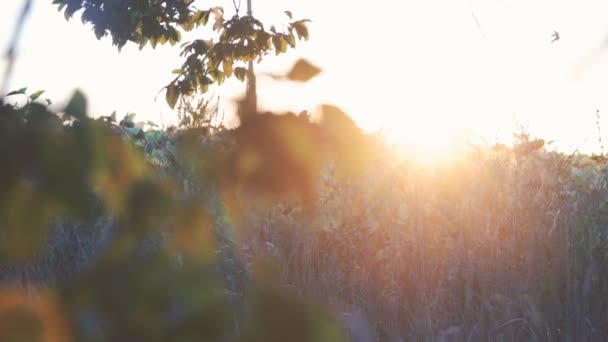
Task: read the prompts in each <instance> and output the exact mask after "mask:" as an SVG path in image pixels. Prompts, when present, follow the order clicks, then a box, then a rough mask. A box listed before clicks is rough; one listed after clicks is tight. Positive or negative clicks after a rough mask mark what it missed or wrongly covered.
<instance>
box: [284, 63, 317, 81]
mask: <svg viewBox="0 0 608 342" xmlns="http://www.w3.org/2000/svg"><path fill="white" fill-rule="evenodd" d="M319 73H321V69H319V68H318V67H316V66H314V65H313V64H311V63H310V62H308V61H307V60H305V59H299V60H298V61H296V63H295V64H294V65H293V67H292V68H291V70H290V71H289V72H288V73H287V78H288V79H290V80H292V81H298V82H307V81H309V80H311V79H312V78H314V77H315V76H317V75H318V74H319Z"/></svg>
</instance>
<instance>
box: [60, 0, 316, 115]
mask: <svg viewBox="0 0 608 342" xmlns="http://www.w3.org/2000/svg"><path fill="white" fill-rule="evenodd" d="M193 2H194V0H123V1H114V0H53V3H54V4H56V5H58V9H59V11H63V13H64V16H65V18H66V19H69V18H71V17H72V16H74V15H75V14H76V13H77V12H79V11H80V10H82V14H81V19H82V22H83V23H90V24H91V25H92V26H93V31H94V32H95V36H96V37H97V38H98V39H100V38H102V37H104V36H107V35H109V36H111V37H112V42H113V44H114V45H116V46H117V47H118V48H119V49H120V48H122V47H123V46H124V45H125V44H127V43H128V42H132V43H135V44H138V45H139V47H140V49H141V48H143V47H144V46H146V45H147V44H150V45H151V46H152V47H153V48H155V47H156V46H157V45H163V44H166V43H169V44H171V45H175V44H177V43H179V42H180V41H181V38H182V32H188V31H192V30H194V29H196V28H198V27H202V26H207V25H211V26H212V28H213V31H214V32H215V33H216V36H217V37H216V38H215V39H196V40H194V41H191V42H186V43H183V44H182V52H181V56H182V57H183V58H184V62H183V64H182V66H181V67H180V68H179V69H175V70H173V73H174V74H176V75H177V76H176V77H175V78H174V79H173V80H172V81H171V82H170V83H169V84H168V85H167V86H166V90H167V91H166V100H167V104H169V106H170V107H171V108H173V107H175V104H176V103H177V100H178V98H179V96H181V95H192V94H193V93H194V92H196V91H200V92H203V93H205V92H206V91H207V90H208V88H209V86H210V85H211V84H222V83H223V82H224V81H225V80H226V79H227V78H230V77H232V76H234V77H236V78H237V79H239V80H241V81H243V80H245V77H246V74H247V70H246V68H245V66H246V63H247V62H249V61H256V60H257V61H258V62H259V61H260V60H261V59H262V58H263V57H264V56H265V55H267V54H270V53H273V52H274V53H275V54H276V55H280V54H282V53H285V52H287V50H288V48H290V47H291V48H295V47H296V42H297V40H298V39H300V40H301V39H305V40H308V37H309V34H308V27H307V23H308V22H309V20H308V19H301V20H294V19H293V15H292V13H291V12H290V11H285V14H286V16H287V17H288V19H289V20H290V22H289V23H288V24H287V25H286V27H285V30H284V31H279V30H277V29H276V28H275V27H274V26H271V27H270V28H269V29H266V28H265V26H264V24H263V23H262V22H260V21H259V20H258V19H256V18H255V17H253V16H250V15H245V16H240V15H239V14H238V12H237V14H235V15H234V16H232V17H231V18H225V17H224V14H225V12H224V9H223V8H222V7H213V8H209V9H206V10H200V9H197V8H196V7H194V6H193Z"/></svg>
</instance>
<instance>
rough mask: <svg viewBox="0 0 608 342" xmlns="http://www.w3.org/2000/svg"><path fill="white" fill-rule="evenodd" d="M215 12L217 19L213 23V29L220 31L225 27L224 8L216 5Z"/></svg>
mask: <svg viewBox="0 0 608 342" xmlns="http://www.w3.org/2000/svg"><path fill="white" fill-rule="evenodd" d="M212 11H213V14H214V15H215V19H214V20H215V21H214V23H213V30H214V31H219V30H221V29H222V27H224V9H223V8H221V7H216V8H214V9H213V10H212Z"/></svg>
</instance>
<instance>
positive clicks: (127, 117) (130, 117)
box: [125, 113, 137, 122]
mask: <svg viewBox="0 0 608 342" xmlns="http://www.w3.org/2000/svg"><path fill="white" fill-rule="evenodd" d="M136 115H137V114H136V113H129V114H127V115H125V121H129V122H133V120H135V116H136Z"/></svg>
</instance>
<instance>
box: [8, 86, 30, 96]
mask: <svg viewBox="0 0 608 342" xmlns="http://www.w3.org/2000/svg"><path fill="white" fill-rule="evenodd" d="M26 91H27V87H23V88H21V89H19V90H13V91H11V92H10V93H8V94H6V96H11V95H25V92H26Z"/></svg>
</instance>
